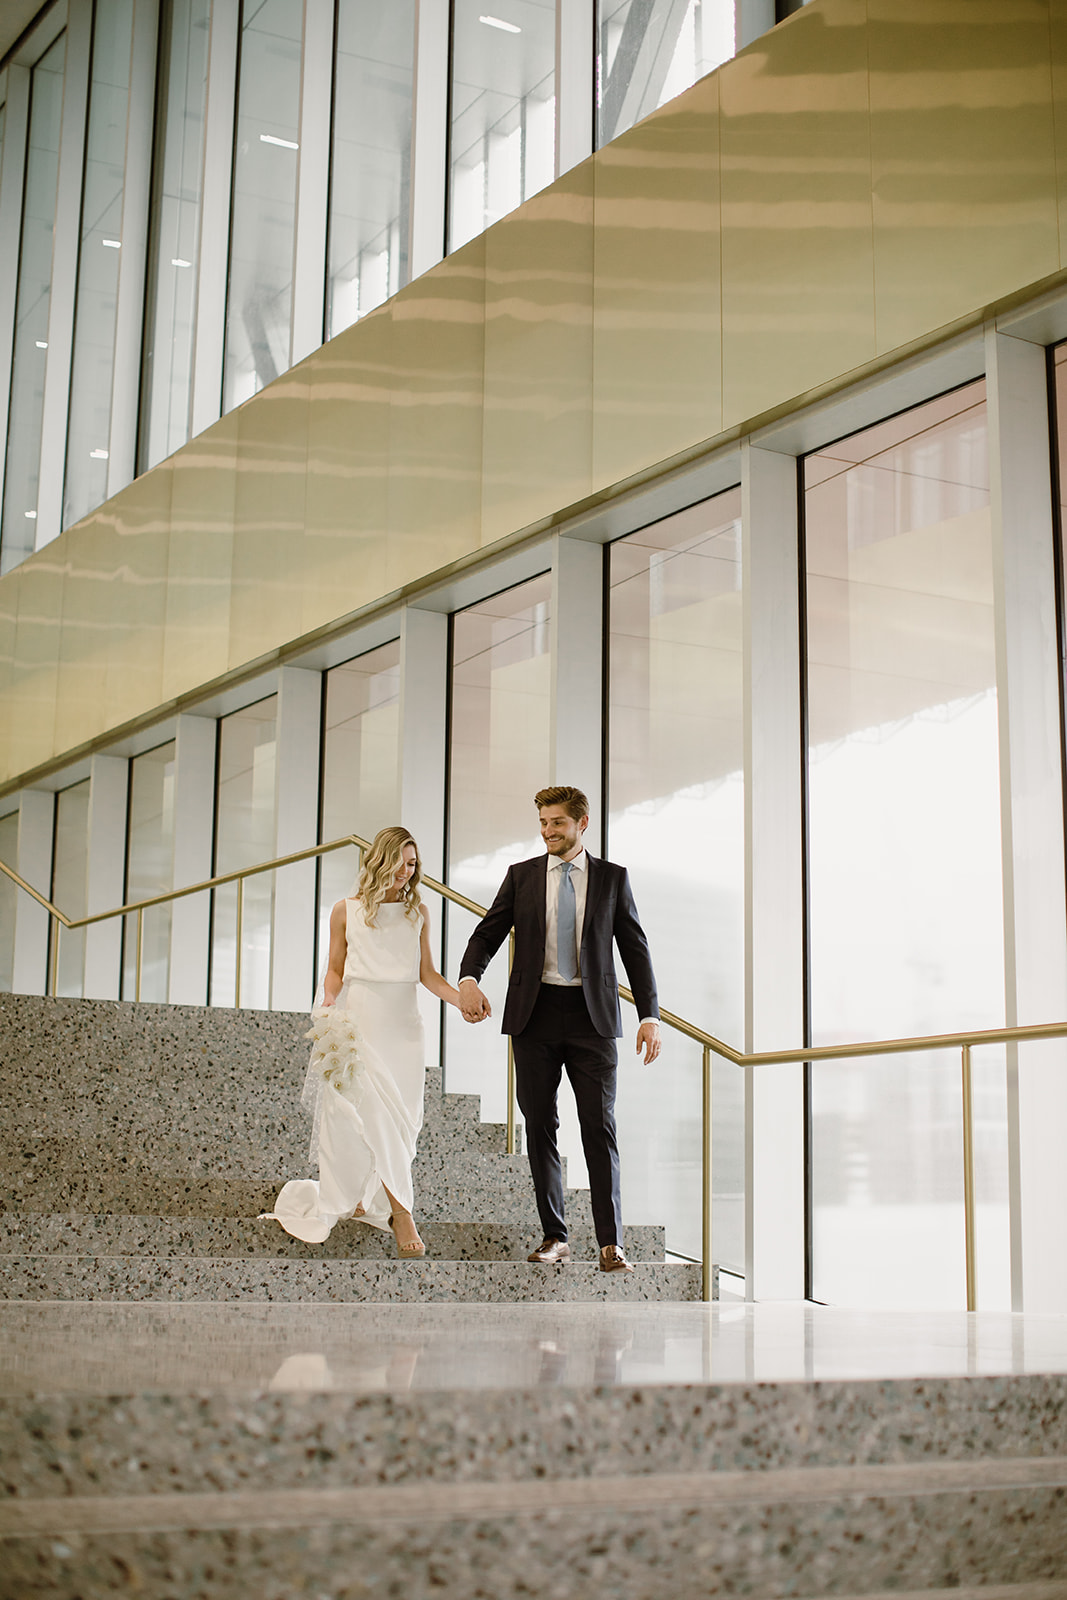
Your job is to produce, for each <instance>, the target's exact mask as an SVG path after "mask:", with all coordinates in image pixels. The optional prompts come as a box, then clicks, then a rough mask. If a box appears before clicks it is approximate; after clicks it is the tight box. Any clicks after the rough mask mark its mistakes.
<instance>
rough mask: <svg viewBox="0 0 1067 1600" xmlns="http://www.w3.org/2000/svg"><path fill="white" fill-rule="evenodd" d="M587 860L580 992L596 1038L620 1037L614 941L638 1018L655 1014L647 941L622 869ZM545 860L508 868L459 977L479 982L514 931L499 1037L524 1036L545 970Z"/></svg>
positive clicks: (654, 980) (652, 978)
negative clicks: (634, 1002) (512, 958)
mask: <svg viewBox="0 0 1067 1600" xmlns="http://www.w3.org/2000/svg"><path fill="white" fill-rule="evenodd" d="M586 857H587V869H586V870H587V871H588V873H589V879H588V882H587V883H586V889H585V917H584V920H583V923H582V951H581V967H582V992H583V994H584V995H585V1003H586V1006H587V1008H588V1011H589V1016H590V1019H591V1021H592V1024H593V1026H594V1028H595V1029H596V1031H597V1033H599V1034H600V1035H601V1037H602V1038H605V1039H615V1038H618V1037H619V1035H620V1034H621V1033H622V1012H621V1010H620V1007H619V980H618V978H617V977H616V976H615V960H614V957H613V954H612V948H611V945H612V940H614V941H615V943H616V944H617V945H618V947H619V954H620V955H621V956H622V964H623V966H624V967H625V968H626V976H627V978H628V979H629V983H630V988H631V989H632V990H633V996H634V999H635V1000H636V1002H637V1015H638V1016H639V1017H658V1016H659V1005H658V1003H657V1000H656V979H655V976H654V975H653V972H652V958H651V956H650V955H649V950H648V940H647V939H646V938H645V935H644V930H643V929H642V927H641V924H640V922H638V920H637V907H636V906H635V905H634V897H633V894H632V892H631V890H630V880H629V877H628V876H627V873H626V868H625V867H617V866H616V865H615V863H614V862H613V861H601V860H600V859H599V858H598V857H597V856H591V855H589V853H588V851H587V852H586ZM547 872H548V856H547V854H546V855H543V856H535V857H534V858H533V859H532V860H531V861H517V862H516V863H515V865H514V866H513V867H509V868H508V875H507V877H506V878H505V879H504V882H503V883H502V884H501V886H500V892H499V894H498V895H497V897H496V899H495V900H494V901H493V903H492V905H491V906H490V907H489V910H488V911H487V912H486V914H485V916H484V917H483V918H482V920H481V922H479V924H478V926H477V927H476V928H475V930H474V932H473V933H472V934H471V938H470V943H469V944H468V945H467V948H466V950H465V951H464V954H463V960H462V962H461V964H460V969H459V975H460V977H461V978H476V979H477V980H478V981H479V982H481V977H482V973H483V972H484V971H485V969H486V967H487V966H488V965H489V962H490V960H491V959H492V957H493V956H494V955H495V954H496V952H497V951H498V950H499V948H500V946H501V945H502V944H503V942H504V940H505V939H506V938H507V936H508V934H509V933H510V932H511V929H512V928H514V929H515V960H514V962H513V963H512V968H511V981H510V982H509V984H508V997H507V1001H506V1003H505V1005H504V1020H503V1022H502V1023H501V1032H502V1033H521V1032H522V1031H523V1029H524V1028H525V1027H526V1025H527V1023H528V1022H529V1020H530V1017H531V1015H532V1013H533V1008H534V1003H535V1002H536V1000H537V996H538V994H539V992H540V985H541V974H542V972H543V971H544V966H545V897H546V895H545V891H546V881H545V880H546V874H547Z"/></svg>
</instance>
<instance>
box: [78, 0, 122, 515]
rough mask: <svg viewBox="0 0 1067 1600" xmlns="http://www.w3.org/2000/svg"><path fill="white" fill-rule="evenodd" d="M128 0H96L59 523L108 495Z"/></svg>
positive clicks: (119, 248)
mask: <svg viewBox="0 0 1067 1600" xmlns="http://www.w3.org/2000/svg"><path fill="white" fill-rule="evenodd" d="M132 49H133V0H96V5H95V10H94V16H93V56H92V73H91V77H90V83H89V121H88V126H87V129H86V135H85V174H84V180H83V187H82V217H81V234H80V239H79V247H78V293H77V302H76V306H75V313H74V347H73V354H72V359H71V377H70V415H69V418H68V423H67V470H66V477H65V479H64V485H63V526H64V527H65V528H67V527H69V526H70V524H71V523H72V522H77V521H78V519H79V517H84V516H85V515H86V513H87V512H89V511H91V510H92V509H93V508H94V507H95V506H98V505H102V504H103V502H104V501H105V500H106V499H107V463H108V453H109V446H110V436H111V389H112V379H113V376H114V369H115V320H116V312H117V306H118V288H119V260H120V256H121V251H122V195H123V189H124V186H125V177H126V123H127V117H128V111H129V101H130V53H131V51H132Z"/></svg>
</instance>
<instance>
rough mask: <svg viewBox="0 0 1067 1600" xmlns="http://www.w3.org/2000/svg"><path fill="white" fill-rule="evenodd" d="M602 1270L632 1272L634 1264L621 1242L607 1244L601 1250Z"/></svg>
mask: <svg viewBox="0 0 1067 1600" xmlns="http://www.w3.org/2000/svg"><path fill="white" fill-rule="evenodd" d="M600 1270H601V1272H632V1271H633V1270H634V1269H633V1264H632V1262H629V1261H627V1259H626V1257H625V1256H624V1255H623V1253H622V1245H621V1244H606V1245H605V1246H604V1248H603V1249H602V1250H601V1252H600Z"/></svg>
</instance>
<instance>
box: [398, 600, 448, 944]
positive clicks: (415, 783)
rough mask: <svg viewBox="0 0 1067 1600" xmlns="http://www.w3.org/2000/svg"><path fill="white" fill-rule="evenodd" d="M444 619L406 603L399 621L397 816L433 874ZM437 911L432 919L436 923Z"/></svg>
mask: <svg viewBox="0 0 1067 1600" xmlns="http://www.w3.org/2000/svg"><path fill="white" fill-rule="evenodd" d="M447 705H448V618H447V617H446V616H445V615H444V613H443V612H440V611H420V610H419V609H418V607H417V606H405V607H404V610H403V612H402V614H401V619H400V773H399V780H398V784H397V793H398V794H399V796H400V816H399V818H398V820H399V821H400V822H402V823H403V824H404V826H405V828H409V829H410V830H411V833H412V835H413V837H414V838H416V839H417V840H418V842H419V853H420V855H421V856H422V862H423V866H424V867H425V869H426V871H427V872H428V873H429V874H430V876H431V877H433V878H440V877H441V874H442V873H443V872H444V867H445V820H444V819H445V773H446V770H447V748H446V741H447V728H446V712H447ZM440 920H441V919H440V915H439V914H438V915H436V916H435V917H434V923H435V924H436V925H438V926H439V925H440Z"/></svg>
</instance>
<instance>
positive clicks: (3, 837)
mask: <svg viewBox="0 0 1067 1600" xmlns="http://www.w3.org/2000/svg"><path fill="white" fill-rule="evenodd" d="M18 854H19V814H18V812H17V811H9V812H8V814H7V816H6V817H0V861H3V862H4V863H5V865H7V866H9V867H12V868H13V869H15V870H16V871H17V870H18ZM19 892H20V891H19V890H18V889H16V887H15V885H14V884H13V883H12V882H11V879H10V878H8V877H6V876H5V875H4V874H3V873H2V872H0V994H10V993H11V984H12V980H13V978H14V973H15V901H16V896H17V895H18V894H19Z"/></svg>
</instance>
